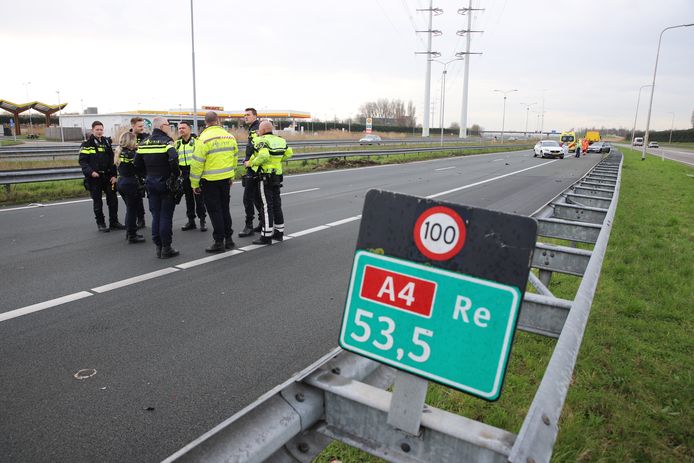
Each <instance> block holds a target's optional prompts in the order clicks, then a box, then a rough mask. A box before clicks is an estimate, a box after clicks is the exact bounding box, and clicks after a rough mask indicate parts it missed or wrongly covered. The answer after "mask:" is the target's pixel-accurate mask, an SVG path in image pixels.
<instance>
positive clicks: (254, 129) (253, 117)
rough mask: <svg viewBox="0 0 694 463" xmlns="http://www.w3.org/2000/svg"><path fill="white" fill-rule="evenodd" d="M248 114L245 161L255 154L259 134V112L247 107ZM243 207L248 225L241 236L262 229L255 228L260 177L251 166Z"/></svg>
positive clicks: (245, 181) (245, 120)
mask: <svg viewBox="0 0 694 463" xmlns="http://www.w3.org/2000/svg"><path fill="white" fill-rule="evenodd" d="M245 111H246V114H245V115H244V116H243V120H244V122H245V123H246V125H248V142H247V143H246V157H245V158H244V159H243V160H244V162H245V161H248V160H249V159H250V158H251V156H252V155H253V140H254V139H255V137H256V136H257V135H258V125H260V121H259V120H258V112H257V111H256V110H255V108H246V110H245ZM242 183H243V208H244V210H245V212H246V226H245V227H244V228H243V230H242V231H241V232H240V233H239V236H240V237H242V238H243V237H244V236H251V235H252V234H253V233H254V232H256V231H260V226H259V227H258V228H257V229H254V228H253V215H254V209H255V190H256V189H257V185H258V179H257V178H256V175H255V172H254V171H253V170H252V169H251V168H250V167H247V168H246V175H244V176H243V182H242ZM258 217H260V210H258Z"/></svg>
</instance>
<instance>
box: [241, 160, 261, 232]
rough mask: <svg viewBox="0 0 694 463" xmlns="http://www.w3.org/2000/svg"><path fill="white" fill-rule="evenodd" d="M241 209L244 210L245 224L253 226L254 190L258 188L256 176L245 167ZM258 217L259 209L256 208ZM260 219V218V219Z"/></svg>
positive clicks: (249, 226)
mask: <svg viewBox="0 0 694 463" xmlns="http://www.w3.org/2000/svg"><path fill="white" fill-rule="evenodd" d="M243 183H244V187H243V209H244V210H245V212H246V226H247V227H248V228H253V215H254V214H255V209H256V200H255V192H256V189H257V188H258V177H257V176H256V175H255V172H253V171H252V170H251V169H246V176H245V177H244V179H243ZM258 217H259V218H260V217H261V215H260V209H258ZM260 220H261V221H262V218H261V219H260Z"/></svg>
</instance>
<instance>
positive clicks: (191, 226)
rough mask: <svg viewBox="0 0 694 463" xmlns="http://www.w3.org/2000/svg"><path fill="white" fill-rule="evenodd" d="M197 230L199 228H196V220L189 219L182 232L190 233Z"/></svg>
mask: <svg viewBox="0 0 694 463" xmlns="http://www.w3.org/2000/svg"><path fill="white" fill-rule="evenodd" d="M196 228H198V227H196V226H195V219H188V223H187V224H185V225H184V226H182V227H181V230H183V231H188V230H195V229H196Z"/></svg>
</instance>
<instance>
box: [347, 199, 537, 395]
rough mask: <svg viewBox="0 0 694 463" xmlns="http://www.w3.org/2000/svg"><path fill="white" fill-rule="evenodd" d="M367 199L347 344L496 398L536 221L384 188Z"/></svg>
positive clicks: (412, 370) (352, 287) (353, 277)
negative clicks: (407, 194)
mask: <svg viewBox="0 0 694 463" xmlns="http://www.w3.org/2000/svg"><path fill="white" fill-rule="evenodd" d="M364 204H365V205H364V212H363V214H362V222H361V228H360V232H359V239H358V241H357V251H356V254H355V259H354V264H353V267H352V275H351V279H350V285H349V290H348V296H347V302H346V305H345V311H344V314H343V320H342V330H341V333H340V340H339V342H340V345H341V346H342V347H343V348H344V349H346V350H349V351H352V352H355V353H357V354H360V355H363V356H366V357H369V358H371V359H374V360H377V361H380V362H383V363H385V364H388V365H391V366H394V367H396V368H399V369H401V370H403V371H407V372H409V373H413V374H416V375H419V376H422V377H424V378H427V379H429V380H432V381H436V382H439V383H442V384H445V385H448V386H451V387H454V388H456V389H459V390H461V391H464V392H467V393H470V394H472V395H475V396H477V397H481V398H483V399H486V400H496V399H497V398H498V397H499V394H500V393H501V387H502V385H503V379H504V374H505V370H506V365H507V363H508V358H509V354H510V351H511V345H512V342H513V335H514V333H515V326H516V322H517V318H518V311H519V309H520V305H521V301H522V299H523V291H524V288H525V285H526V284H527V278H528V271H529V265H530V255H531V252H532V249H534V244H535V235H536V229H537V224H536V222H535V221H534V220H533V219H531V218H528V217H521V216H513V215H510V214H503V213H500V212H494V211H487V210H483V209H478V208H472V207H467V206H462V205H459V204H450V203H442V202H439V201H433V200H425V199H422V198H417V197H413V196H406V195H400V194H396V193H389V192H384V191H378V190H372V191H370V192H369V193H367V196H366V200H365V203H364Z"/></svg>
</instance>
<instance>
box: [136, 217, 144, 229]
mask: <svg viewBox="0 0 694 463" xmlns="http://www.w3.org/2000/svg"><path fill="white" fill-rule="evenodd" d="M142 228H145V218H144V217H141V218H139V219H137V229H138V230H140V229H142Z"/></svg>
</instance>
